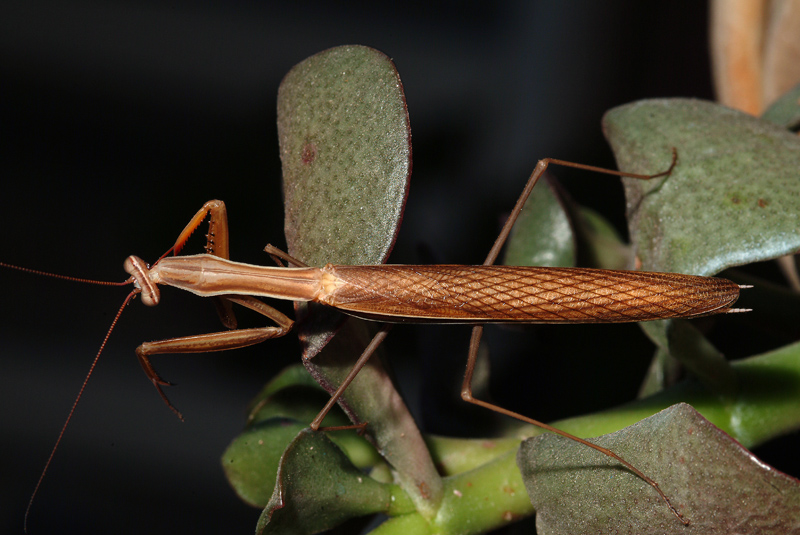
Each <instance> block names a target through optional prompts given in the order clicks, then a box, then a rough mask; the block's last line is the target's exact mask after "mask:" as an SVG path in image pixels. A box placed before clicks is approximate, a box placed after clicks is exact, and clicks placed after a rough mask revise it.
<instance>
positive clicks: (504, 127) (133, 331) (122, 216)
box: [0, 0, 797, 534]
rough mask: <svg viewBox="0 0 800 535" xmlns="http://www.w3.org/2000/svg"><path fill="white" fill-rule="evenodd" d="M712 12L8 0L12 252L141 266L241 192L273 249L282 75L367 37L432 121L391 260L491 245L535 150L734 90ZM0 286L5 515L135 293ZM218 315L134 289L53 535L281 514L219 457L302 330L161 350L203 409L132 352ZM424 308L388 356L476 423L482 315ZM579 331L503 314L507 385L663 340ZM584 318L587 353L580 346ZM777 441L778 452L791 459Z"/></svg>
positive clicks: (608, 383) (5, 90) (51, 504)
mask: <svg viewBox="0 0 800 535" xmlns="http://www.w3.org/2000/svg"><path fill="white" fill-rule="evenodd" d="M706 24H707V13H706V7H705V6H704V5H703V4H702V3H700V2H691V1H681V2H675V1H669V2H667V1H653V2H639V1H636V0H627V1H623V0H615V1H606V2H588V1H582V2H569V3H567V2H494V3H481V4H478V3H456V2H452V3H446V4H437V3H433V2H431V3H428V4H427V7H425V8H422V9H420V8H417V7H412V6H394V5H389V4H385V3H371V2H369V3H368V2H365V3H349V4H348V5H347V7H343V6H335V5H333V4H332V3H329V2H321V1H314V2H302V3H289V2H287V3H285V5H281V6H280V7H276V6H273V4H271V3H259V2H238V3H228V2H219V1H217V2H213V1H208V2H185V3H181V2H172V3H165V2H155V1H154V2H143V1H140V2H134V1H130V2H119V1H117V2H97V3H94V2H67V3H62V2H47V1H31V2H24V3H19V4H16V3H15V4H11V3H4V4H3V5H2V7H0V79H1V80H2V97H0V166H1V167H0V173H2V174H1V175H0V176H2V188H1V189H0V191H1V192H2V199H3V203H2V210H0V224H2V227H0V228H2V229H3V240H2V244H3V245H2V247H3V250H2V253H0V258H1V259H2V261H6V262H11V263H16V264H21V265H25V266H29V267H33V268H37V269H43V270H50V271H56V272H59V273H64V274H74V275H78V276H83V277H93V278H101V279H111V280H124V279H125V276H124V273H123V272H122V270H121V265H122V260H123V259H124V258H125V257H126V256H127V255H129V254H137V255H139V256H142V257H143V258H145V259H148V260H154V259H155V258H157V257H158V256H159V255H160V254H161V253H162V252H163V251H164V250H165V249H166V248H167V247H169V246H170V245H171V244H172V240H174V238H175V236H176V234H177V232H178V231H179V230H180V229H181V228H182V227H183V225H184V224H185V223H186V221H187V220H188V218H189V217H190V216H191V215H192V214H194V212H195V211H196V210H197V209H198V208H199V207H200V206H201V204H202V203H203V202H204V201H206V200H208V199H211V198H220V199H223V200H225V202H226V203H227V205H228V211H229V218H230V226H231V232H232V251H231V252H232V257H233V258H234V259H237V260H241V261H245V262H251V263H269V262H268V258H266V255H265V254H264V253H263V252H261V251H262V249H263V247H264V245H266V244H267V243H268V242H269V243H274V244H276V245H279V246H283V245H284V243H283V237H282V225H283V223H282V220H283V212H282V206H281V191H280V161H279V157H278V144H277V136H276V128H275V100H276V95H277V90H278V84H279V83H280V80H281V78H282V76H283V75H284V74H285V73H286V72H287V71H288V70H289V69H290V68H291V67H292V66H293V65H294V64H296V63H298V62H299V61H301V60H303V59H304V58H306V57H308V56H310V55H312V54H314V53H316V52H319V51H321V50H323V49H326V48H329V47H332V46H337V45H342V44H364V45H369V46H372V47H375V48H377V49H379V50H381V51H383V52H385V53H386V54H388V55H389V56H391V57H392V58H393V59H394V60H395V62H396V65H397V67H398V70H399V72H400V75H401V77H402V80H403V83H404V86H405V90H406V97H407V101H408V107H409V113H410V118H411V125H412V131H413V147H414V175H413V180H412V182H411V189H410V195H409V198H408V205H407V212H406V215H405V218H404V222H403V226H402V229H401V232H400V235H399V238H398V242H397V246H396V248H395V252H394V253H393V255H392V256H391V257H390V261H391V262H395V263H411V262H420V261H428V260H429V258H427V256H428V255H422V256H421V255H420V254H419V253H418V251H419V249H420V247H423V248H424V249H425V250H429V251H432V255H433V259H434V260H435V261H437V262H448V263H480V262H481V261H482V259H483V256H484V255H485V254H486V251H487V250H488V248H489V246H490V245H491V242H492V240H493V238H494V234H495V233H496V231H497V228H498V225H499V222H500V221H501V218H502V217H503V214H504V213H505V212H506V211H507V210H508V209H509V208H510V207H511V206H512V204H513V202H514V200H515V199H516V197H517V195H518V194H519V192H520V190H521V188H522V186H523V184H524V182H525V179H526V178H527V176H528V175H529V173H530V171H531V170H532V169H533V166H534V165H535V163H536V160H537V159H539V158H542V157H548V156H549V157H556V158H562V159H568V160H573V161H579V162H583V163H590V164H595V165H601V166H606V167H613V159H612V157H611V154H610V151H609V150H608V149H607V147H606V145H605V142H604V140H603V138H602V134H601V131H600V126H599V121H600V118H601V116H602V114H603V112H604V111H605V110H607V109H609V108H611V107H613V106H616V105H619V104H623V103H626V102H630V101H632V100H636V99H641V98H647V97H662V96H693V97H700V98H709V99H710V98H713V93H712V89H711V82H710V74H709V59H708V51H707V31H706ZM558 174H559V176H560V177H566V179H567V182H568V184H569V188H570V191H571V194H572V195H573V197H575V198H577V199H578V200H579V201H581V202H583V203H585V204H588V205H590V206H593V207H595V208H597V209H600V210H601V211H603V212H604V213H606V214H607V215H608V217H610V218H611V219H612V220H613V221H615V223H617V224H618V225H620V226H621V225H622V224H623V219H622V212H623V201H622V196H621V188H620V187H619V185H618V183H617V181H616V180H614V179H607V178H602V177H596V176H581V175H580V174H578V175H576V177H575V178H574V179H572V176H573V173H569V172H566V171H565V172H561V171H559V172H558ZM0 288H2V292H0V310H2V314H3V321H2V322H0V329H2V334H0V348H1V349H0V351H1V352H2V358H1V359H0V370H2V371H0V406H2V409H0V411H1V412H0V414H2V420H1V423H0V425H2V436H3V439H2V442H0V444H1V445H2V449H0V463H2V469H1V470H0V503H1V504H2V505H0V531H4V532H8V533H19V532H20V531H21V527H22V526H21V523H22V516H23V512H24V509H25V505H26V502H27V500H28V497H29V496H30V493H31V491H32V489H33V486H34V484H35V482H36V479H37V477H38V475H39V471H40V470H41V468H42V466H43V464H44V461H45V459H46V457H47V454H48V452H49V450H50V448H51V447H52V444H53V442H54V440H55V438H56V435H57V433H58V430H59V428H60V426H61V424H62V422H63V419H64V418H65V417H66V415H67V412H68V409H69V406H70V403H71V402H72V400H73V399H74V396H75V394H76V393H77V390H78V388H79V385H80V383H81V381H82V378H83V375H84V374H85V373H86V371H87V369H88V366H89V363H90V361H91V359H92V356H93V355H94V353H95V352H96V350H97V347H98V345H99V343H100V340H101V339H102V337H103V334H104V332H105V329H106V328H107V326H108V324H109V323H110V321H111V318H112V317H113V314H114V311H115V310H116V307H117V306H118V305H119V303H120V302H121V300H122V297H123V296H124V295H125V291H124V290H120V289H104V288H97V287H85V286H81V285H74V284H68V283H63V282H59V281H54V280H48V279H43V278H36V277H32V276H26V275H22V274H17V273H14V272H9V271H4V272H3V273H2V274H0ZM284 310H289V308H288V307H284ZM254 321H257V320H254ZM214 329H218V326H217V324H216V318H215V315H214V311H213V307H211V306H210V305H209V304H208V303H206V302H204V301H203V300H201V299H199V298H194V297H192V296H188V295H181V294H180V292H177V291H171V292H170V291H167V292H165V296H164V302H163V304H162V305H161V306H160V307H158V308H157V309H145V308H144V307H142V306H141V305H140V304H139V303H138V302H137V303H134V305H133V306H132V307H130V309H129V310H127V311H126V312H125V313H124V315H123V317H122V320H121V322H120V325H119V327H118V328H117V330H116V331H115V332H114V334H113V335H112V337H111V342H110V344H109V346H108V349H107V351H106V353H105V354H104V356H103V358H102V359H101V361H100V365H99V366H98V368H97V371H96V373H95V375H94V377H93V378H92V381H91V382H90V384H89V387H88V389H87V391H86V395H85V396H84V399H83V401H82V402H81V404H80V406H79V410H78V411H77V413H76V415H75V418H74V419H73V421H72V424H71V426H70V428H69V429H68V431H67V434H66V436H65V439H64V442H63V444H62V446H61V449H60V450H59V452H58V453H57V455H56V457H55V461H54V464H53V466H52V469H51V470H50V473H49V474H48V477H47V478H46V479H45V481H44V485H43V486H42V488H41V492H40V494H39V496H38V498H37V501H36V503H35V505H34V508H33V510H32V516H31V518H30V529H31V532H32V533H50V532H60V533H73V532H75V533H95V532H97V533H109V532H112V531H114V532H117V533H144V532H146V533H150V534H157V533H181V532H190V531H191V532H194V533H220V532H226V533H249V532H250V531H251V530H252V529H253V528H254V526H255V522H256V519H257V517H258V514H259V512H258V511H257V510H254V509H252V508H250V507H248V506H246V505H244V504H242V503H241V502H240V501H239V500H238V499H237V498H236V497H235V495H234V494H233V492H232V491H231V490H230V488H229V487H228V485H227V483H226V481H225V479H224V476H223V474H222V470H221V468H220V465H219V461H218V459H219V456H220V454H221V452H222V451H223V449H224V448H225V446H226V445H227V444H228V443H229V442H230V440H231V439H232V438H233V437H234V436H235V435H236V434H237V433H238V431H239V430H240V429H241V427H242V424H243V420H244V407H245V405H246V403H247V401H248V400H249V399H250V398H251V397H252V396H253V395H254V394H255V393H256V392H257V391H258V389H259V388H260V386H261V385H262V384H263V383H264V382H265V381H266V380H267V379H268V378H269V377H270V376H271V374H273V373H274V372H275V370H277V369H280V368H281V367H282V366H285V365H286V364H288V363H290V362H296V361H297V359H298V356H297V355H298V348H297V344H296V342H294V341H293V340H292V339H290V338H291V337H287V339H286V340H281V341H272V342H269V343H268V344H265V345H262V346H261V347H257V348H251V349H249V350H241V351H237V352H233V353H226V354H214V355H205V356H164V357H160V358H159V357H157V358H156V359H155V363H156V366H157V368H158V369H159V370H160V371H161V372H162V373H163V375H164V376H165V377H166V378H168V379H171V380H174V381H176V382H178V383H180V386H179V387H176V388H172V389H170V391H169V395H170V396H171V397H172V399H173V401H174V403H175V404H176V405H177V406H178V407H179V408H180V409H181V410H182V411H183V413H184V415H185V416H186V423H183V424H181V423H180V422H179V421H178V420H177V419H176V418H175V417H174V416H173V415H172V413H171V412H169V411H168V410H167V409H166V408H165V407H164V405H163V403H162V402H161V400H160V399H159V398H158V396H157V395H156V393H155V392H154V391H153V388H152V386H151V385H150V384H149V382H148V381H147V380H146V379H145V377H144V376H143V374H142V372H141V370H140V369H139V367H138V364H137V362H136V359H135V358H134V353H133V350H134V348H135V347H136V345H138V344H139V343H140V342H141V341H143V340H145V339H158V338H163V337H170V336H176V335H181V334H192V333H199V332H206V331H210V330H214ZM402 329H406V330H405V331H403V332H402V334H397V333H398V331H399V329H398V330H396V331H395V333H394V334H393V335H392V336H391V337H390V339H389V340H390V342H389V352H390V359H391V361H392V363H393V365H394V366H395V367H396V368H398V369H399V375H400V376H401V378H402V379H403V388H404V390H405V392H406V393H407V394H408V399H409V404H410V405H411V406H412V408H413V410H414V411H415V413H416V414H417V415H418V416H419V418H420V420H422V422H423V426H424V427H425V428H426V429H428V430H430V431H434V432H439V433H455V434H464V435H469V434H470V433H474V430H471V429H470V423H469V420H470V416H469V415H470V414H473V413H471V412H469V411H467V410H466V409H464V408H463V407H461V406H460V405H458V404H457V403H456V401H455V400H456V396H457V394H456V387H457V384H458V381H459V380H460V374H461V373H462V367H463V360H464V358H465V354H466V343H467V338H468V329H466V328H463V327H462V328H443V327H425V328H423V329H421V330H415V329H414V328H411V327H403V328H402ZM564 329H566V331H565V330H564ZM569 329H571V328H570V327H566V328H550V329H548V330H542V331H541V332H540V331H538V330H536V331H535V332H534V334H530V333H528V334H519V333H513V332H512V333H509V332H506V331H503V330H497V329H495V330H493V331H492V332H490V333H489V338H490V341H491V343H492V346H491V347H492V354H493V355H494V356H496V362H494V363H493V364H495V368H493V371H494V372H495V374H494V375H493V380H494V381H496V382H495V383H494V384H495V385H496V386H495V387H494V390H495V397H496V399H497V400H498V401H501V402H503V403H505V404H507V405H510V406H511V407H513V408H517V409H518V410H521V411H522V412H525V413H527V414H531V415H533V416H535V417H539V418H540V419H544V420H551V419H555V418H559V417H564V416H568V415H572V414H580V413H583V412H587V411H591V410H596V409H600V408H604V407H608V406H613V405H614V404H617V403H620V402H623V401H626V400H628V399H630V398H632V397H633V396H634V395H635V392H636V389H637V381H638V378H639V377H641V375H642V374H643V372H644V370H645V369H646V367H647V364H648V361H649V356H650V355H651V348H650V346H649V345H648V342H647V341H646V340H645V339H644V338H643V336H642V335H641V334H639V332H638V330H637V329H636V328H635V327H630V328H627V327H614V328H612V331H611V334H610V335H605V334H601V331H600V330H598V329H597V328H581V327H579V328H575V330H572V331H570V330H569ZM412 333H413V334H412ZM537 333H538V334H537ZM564 335H566V336H567V337H568V338H570V339H572V340H573V341H574V343H576V344H578V346H577V347H576V348H575V349H574V350H570V351H565V350H563V349H562V346H561V344H562V342H561V341H560V338H563V337H564ZM603 337H604V338H603ZM620 341H622V342H620ZM531 343H533V344H536V345H535V346H532V347H533V349H532V350H530V351H524V350H523V349H521V348H522V347H527V345H526V344H531ZM581 344H582V345H581ZM603 348H607V353H605V352H602V353H601V350H603ZM622 349H624V351H622ZM603 351H605V350H603ZM521 353H522V354H521ZM411 354H415V355H417V357H414V358H409V357H408V355H411ZM631 355H633V358H631ZM406 364H407V365H406ZM414 379H418V380H416V381H415V380H414ZM515 385H517V386H519V388H515ZM520 391H521V392H522V393H520ZM440 397H444V398H446V399H447V400H449V402H452V403H453V405H452V407H451V406H450V405H441V404H440V402H439V401H438V398H440ZM465 416H466V417H465ZM795 438H796V437H795ZM779 453H780V449H779V448H778V449H777V453H769V452H766V453H765V455H773V456H774V458H770V457H767V460H768V461H771V462H776V463H778V464H779V463H781V462H786V463H788V461H786V460H785V459H783V458H782V457H781V456H780V455H779ZM779 466H780V464H779ZM784 468H785V469H787V470H793V469H797V466H796V465H794V466H789V465H788V464H786V465H785V466H784ZM796 473H797V472H795V474H796ZM517 529H519V528H517ZM526 529H528V530H530V529H532V528H531V525H530V524H529V525H528V526H527V528H526Z"/></svg>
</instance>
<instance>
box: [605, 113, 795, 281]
mask: <svg viewBox="0 0 800 535" xmlns="http://www.w3.org/2000/svg"><path fill="white" fill-rule="evenodd" d="M603 128H604V132H605V135H606V137H607V139H608V140H609V143H610V144H611V146H612V148H613V150H614V154H615V156H616V158H617V163H618V165H619V168H620V169H621V170H623V171H629V172H633V173H645V174H646V173H654V172H658V171H660V170H662V169H664V168H665V167H666V166H667V165H668V164H669V157H670V151H671V149H672V147H675V148H677V150H678V165H677V166H676V167H675V169H674V171H673V172H672V174H671V175H670V176H668V177H666V178H662V179H655V180H651V181H643V180H635V179H624V184H625V195H626V199H627V205H628V226H629V230H630V234H631V240H632V242H633V245H634V247H635V253H636V255H637V256H638V258H639V259H640V260H641V262H642V267H643V269H646V270H654V271H674V272H680V273H691V274H695V275H713V274H715V273H718V272H720V271H722V270H723V269H725V268H728V267H731V266H737V265H741V264H747V263H751V262H755V261H760V260H766V259H770V258H775V257H777V256H781V255H784V254H788V253H791V252H794V251H797V250H798V249H800V232H798V231H797V230H798V228H800V139H798V138H797V136H795V135H793V134H791V133H790V132H788V131H786V130H783V129H781V128H780V127H778V126H776V125H774V124H772V123H769V122H767V121H764V120H761V119H758V118H755V117H752V116H749V115H747V114H744V113H741V112H738V111H735V110H732V109H729V108H725V107H723V106H719V105H716V104H713V103H710V102H705V101H701V100H690V99H665V100H645V101H640V102H634V103H632V104H628V105H625V106H620V107H618V108H614V109H613V110H611V111H609V112H608V113H607V114H606V115H605V117H604V119H603Z"/></svg>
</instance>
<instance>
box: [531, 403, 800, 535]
mask: <svg viewBox="0 0 800 535" xmlns="http://www.w3.org/2000/svg"><path fill="white" fill-rule="evenodd" d="M592 441H593V442H595V443H596V444H598V445H600V446H602V447H605V448H609V449H611V450H612V451H614V452H616V453H618V454H619V455H621V456H622V457H623V458H625V459H626V460H628V461H629V462H631V463H632V464H633V465H634V466H636V467H637V468H639V469H640V470H642V471H643V472H644V473H645V474H647V475H648V476H649V477H651V478H653V479H654V480H655V481H657V482H658V484H659V485H660V487H661V488H662V490H663V491H664V492H665V493H666V494H667V496H668V497H669V499H670V500H671V502H672V503H673V505H674V506H675V507H676V508H677V509H678V510H679V511H680V512H681V514H683V516H684V517H685V518H686V519H688V520H689V521H690V524H689V525H688V526H684V525H683V524H682V523H681V522H680V521H679V520H678V519H677V517H676V516H675V515H673V513H672V512H671V511H670V510H669V508H668V507H667V506H666V504H665V503H664V501H663V500H662V499H661V497H660V496H659V495H658V494H657V493H656V491H655V490H654V489H653V488H652V487H650V486H649V485H648V484H647V483H646V482H645V481H644V480H642V479H641V478H639V477H638V476H636V475H635V474H633V473H632V472H630V471H628V470H626V469H625V468H623V467H621V466H620V465H619V464H618V463H617V462H616V461H614V460H613V459H610V458H609V457H606V456H604V455H602V454H600V453H599V452H597V451H594V450H592V449H590V448H587V447H586V446H584V445H581V444H578V443H576V442H573V441H570V440H567V439H565V438H563V437H559V436H556V435H551V434H547V435H541V436H538V437H535V438H532V439H529V440H527V441H525V442H524V443H523V444H522V446H521V447H520V450H519V455H518V458H517V461H518V463H519V466H520V470H521V471H522V474H523V478H524V479H525V482H526V487H527V489H528V493H529V495H530V496H531V503H532V504H533V506H534V508H535V509H536V513H537V530H538V532H539V533H541V534H560V533H564V534H572V533H588V532H593V533H654V532H658V533H676V534H687V533H703V534H713V533H721V534H722V533H725V534H727V533H732V532H737V533H792V532H796V531H798V530H800V515H798V513H797V512H798V511H799V510H800V483H799V482H798V481H797V480H796V479H794V478H792V477H789V476H787V475H785V474H783V473H781V472H779V471H778V470H775V469H774V468H771V467H769V466H767V465H765V464H764V463H762V462H761V461H759V460H758V459H757V458H756V457H755V456H753V455H752V454H751V453H750V452H748V451H747V450H746V449H744V448H743V447H742V446H741V445H740V444H738V443H737V442H736V441H735V440H733V439H732V438H731V437H730V436H728V435H726V434H725V433H723V432H722V431H720V430H719V429H718V428H716V427H714V426H713V425H712V424H711V423H710V422H708V420H706V419H705V418H703V417H702V416H700V415H699V413H697V411H695V410H694V409H693V408H692V407H691V406H689V405H686V404H679V405H675V406H673V407H670V408H669V409H666V410H664V411H662V412H660V413H658V414H656V415H654V416H652V417H650V418H647V419H645V420H642V421H641V422H638V423H636V424H634V425H632V426H630V427H628V428H626V429H623V430H622V431H619V432H617V433H612V434H610V435H605V436H602V437H599V438H597V439H593V440H592Z"/></svg>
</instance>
